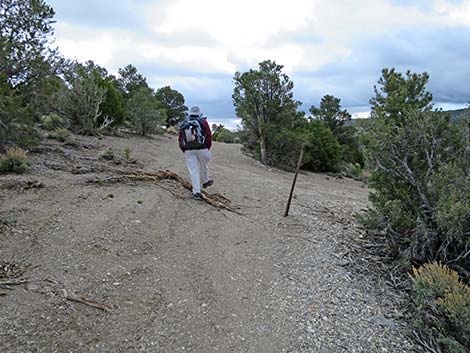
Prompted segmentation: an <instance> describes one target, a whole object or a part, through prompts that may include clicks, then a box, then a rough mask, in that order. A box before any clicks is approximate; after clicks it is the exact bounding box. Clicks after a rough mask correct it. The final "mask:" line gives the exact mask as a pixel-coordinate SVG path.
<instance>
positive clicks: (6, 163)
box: [0, 147, 29, 174]
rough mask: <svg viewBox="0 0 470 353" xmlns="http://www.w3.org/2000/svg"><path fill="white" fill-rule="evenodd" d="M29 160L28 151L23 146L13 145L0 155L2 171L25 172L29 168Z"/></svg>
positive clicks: (0, 170) (0, 169) (0, 168)
mask: <svg viewBox="0 0 470 353" xmlns="http://www.w3.org/2000/svg"><path fill="white" fill-rule="evenodd" d="M28 167H29V162H28V159H27V157H26V152H25V151H23V150H22V149H21V148H16V147H12V148H9V149H7V151H6V153H5V154H4V155H3V156H1V157H0V172H4V173H18V174H20V173H24V172H26V171H27V170H28Z"/></svg>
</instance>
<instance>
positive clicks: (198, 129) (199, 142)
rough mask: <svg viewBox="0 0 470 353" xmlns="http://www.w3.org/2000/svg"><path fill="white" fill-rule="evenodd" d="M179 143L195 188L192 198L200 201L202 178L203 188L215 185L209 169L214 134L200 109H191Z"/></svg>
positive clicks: (183, 123)
mask: <svg viewBox="0 0 470 353" xmlns="http://www.w3.org/2000/svg"><path fill="white" fill-rule="evenodd" d="M178 142H179V146H180V148H181V151H183V153H184V154H185V156H186V166H187V167H188V171H189V176H190V177H191V184H192V187H193V190H192V197H193V199H195V200H200V199H201V196H202V195H201V177H202V187H203V188H207V187H209V186H211V185H212V184H214V180H213V179H210V178H209V169H208V167H207V164H208V163H209V161H210V160H211V158H212V155H211V152H210V148H211V147H212V132H211V129H210V127H209V124H208V122H207V119H206V118H205V117H203V115H202V112H201V110H200V109H199V107H197V106H194V107H191V109H190V110H189V114H188V117H187V118H186V119H185V120H184V121H183V122H182V123H181V125H180V128H179V134H178Z"/></svg>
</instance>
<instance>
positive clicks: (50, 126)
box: [41, 113, 65, 131]
mask: <svg viewBox="0 0 470 353" xmlns="http://www.w3.org/2000/svg"><path fill="white" fill-rule="evenodd" d="M41 124H42V126H43V128H44V129H46V130H50V131H53V130H56V129H59V128H63V127H65V119H64V118H62V117H61V116H60V115H57V114H54V113H51V114H49V115H45V116H43V117H42V118H41Z"/></svg>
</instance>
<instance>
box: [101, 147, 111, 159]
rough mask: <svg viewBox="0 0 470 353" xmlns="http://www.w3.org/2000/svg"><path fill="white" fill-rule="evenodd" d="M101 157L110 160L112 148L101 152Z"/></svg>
mask: <svg viewBox="0 0 470 353" xmlns="http://www.w3.org/2000/svg"><path fill="white" fill-rule="evenodd" d="M101 158H102V159H105V160H107V161H112V160H113V159H114V151H113V149H112V148H111V147H109V148H108V149H107V150H106V151H104V152H103V154H102V155H101Z"/></svg>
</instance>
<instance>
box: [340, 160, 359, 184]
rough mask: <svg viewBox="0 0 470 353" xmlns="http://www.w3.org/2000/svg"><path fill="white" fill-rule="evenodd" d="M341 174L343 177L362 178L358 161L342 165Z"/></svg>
mask: <svg viewBox="0 0 470 353" xmlns="http://www.w3.org/2000/svg"><path fill="white" fill-rule="evenodd" d="M341 174H342V175H343V176H345V177H348V178H352V179H356V180H361V179H362V167H361V165H360V164H359V163H349V164H347V165H345V166H343V168H342V170H341Z"/></svg>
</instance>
